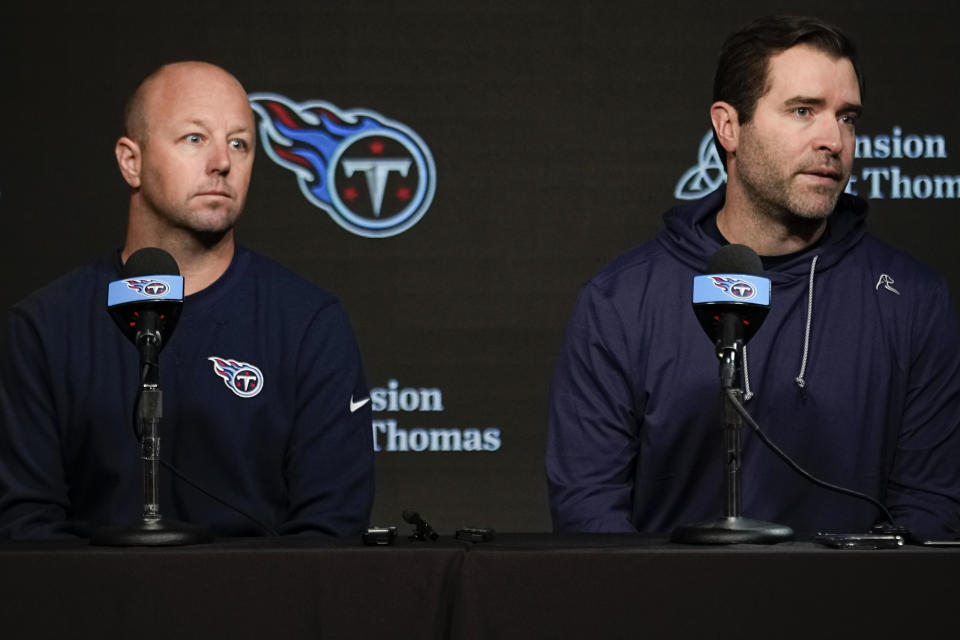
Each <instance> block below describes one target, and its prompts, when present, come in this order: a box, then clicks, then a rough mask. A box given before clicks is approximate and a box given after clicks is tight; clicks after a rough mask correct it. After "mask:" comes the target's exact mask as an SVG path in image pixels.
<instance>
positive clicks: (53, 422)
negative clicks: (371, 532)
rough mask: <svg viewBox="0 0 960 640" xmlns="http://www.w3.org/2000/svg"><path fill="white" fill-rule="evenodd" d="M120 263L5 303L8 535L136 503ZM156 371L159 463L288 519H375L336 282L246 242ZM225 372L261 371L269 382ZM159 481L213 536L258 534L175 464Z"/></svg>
mask: <svg viewBox="0 0 960 640" xmlns="http://www.w3.org/2000/svg"><path fill="white" fill-rule="evenodd" d="M120 267H121V265H120V261H119V258H118V256H117V255H116V254H114V255H111V256H108V257H106V258H104V259H102V260H100V261H99V262H97V263H95V264H92V265H89V266H87V267H83V268H81V269H78V270H76V271H74V272H72V273H70V274H67V275H66V276H64V277H62V278H60V279H59V280H57V281H56V282H54V283H52V284H50V285H48V286H47V287H44V288H43V289H41V290H39V291H37V292H36V293H34V294H32V295H31V296H29V297H28V298H27V299H26V300H24V301H23V302H21V303H19V304H18V305H16V306H15V307H14V308H13V310H12V312H11V314H10V322H9V324H10V327H9V335H8V336H7V340H6V343H5V351H4V353H3V357H2V361H0V537H13V538H48V537H62V536H77V535H79V536H89V535H90V534H91V533H92V532H94V531H95V530H96V529H97V528H98V527H101V526H104V525H126V524H130V523H133V522H136V521H138V520H139V519H140V517H141V516H142V513H143V497H142V496H143V489H142V481H141V474H142V465H141V462H140V446H139V444H138V442H137V440H136V438H135V436H134V430H133V402H134V394H135V392H136V389H137V388H138V384H139V376H138V372H137V368H138V362H139V358H138V355H137V350H136V348H135V347H134V346H133V344H132V343H131V342H130V341H129V340H127V338H126V337H124V336H123V334H121V332H120V331H119V329H118V328H117V327H116V325H115V324H114V322H113V320H112V319H111V318H110V316H109V314H108V312H107V305H106V303H107V285H108V283H109V282H110V281H113V280H118V279H120ZM239 365H242V366H243V367H244V369H237V368H236V366H239ZM250 367H254V369H251V368H250ZM218 370H219V371H218ZM159 371H160V388H161V389H162V391H163V418H162V420H161V421H160V428H159V432H160V441H161V444H160V457H161V459H163V460H166V461H169V462H170V463H171V464H172V465H174V466H175V467H176V468H178V469H179V470H180V471H181V472H182V473H183V474H185V475H186V476H187V477H189V478H191V479H193V480H194V481H196V482H197V483H198V484H199V485H200V486H202V487H203V488H204V489H206V490H207V491H209V492H211V493H213V494H214V495H216V496H218V497H219V498H222V499H224V500H226V501H227V502H229V503H230V504H232V505H233V506H235V507H237V508H239V509H241V510H243V511H244V512H246V513H247V514H250V515H251V516H253V517H254V518H255V519H257V520H258V521H259V522H260V523H261V524H262V525H265V526H266V527H269V528H270V529H274V530H277V531H279V532H280V533H303V532H318V533H327V534H334V535H354V534H358V533H359V531H360V530H361V529H362V528H363V527H365V526H366V525H367V520H368V518H369V514H370V508H371V504H372V501H373V443H372V433H371V428H370V420H371V418H370V415H371V414H370V404H369V402H364V400H365V399H367V398H368V395H367V388H366V382H365V381H364V376H363V370H362V367H361V362H360V354H359V350H358V348H357V344H356V341H355V340H354V336H353V332H352V330H351V328H350V325H349V322H348V320H347V317H346V314H345V313H344V311H343V308H342V307H341V306H340V304H339V303H338V302H337V300H336V298H334V297H333V296H332V295H330V294H329V293H327V292H325V291H322V290H321V289H319V288H317V287H316V286H314V285H312V284H311V283H309V282H307V281H306V280H303V279H302V278H300V277H298V276H296V275H295V274H293V273H292V272H290V271H289V270H287V269H285V268H283V267H281V266H280V265H278V264H277V263H275V262H273V261H271V260H268V259H267V258H264V257H262V256H259V255H257V254H255V253H253V252H250V251H247V250H244V249H238V251H237V254H236V256H235V257H234V260H233V262H232V263H231V265H230V267H229V268H228V269H227V271H226V273H224V274H223V275H222V276H221V277H220V278H219V279H218V280H217V281H216V282H215V283H213V284H212V285H210V286H209V287H207V288H206V289H204V290H203V291H200V292H199V293H196V294H194V295H191V296H188V297H187V298H186V299H185V300H184V304H183V313H182V315H181V317H180V321H179V324H178V325H177V327H176V331H175V332H174V333H173V334H172V336H171V338H170V341H169V343H168V344H167V345H166V346H165V347H164V349H163V351H162V352H161V354H160V366H159ZM232 371H233V372H234V373H236V372H239V373H244V371H246V372H247V373H249V372H250V371H258V375H257V380H256V382H257V385H258V386H256V387H255V388H254V387H251V385H250V382H249V379H247V380H239V381H238V379H236V378H234V377H233V376H232V375H231V372H232ZM244 375H247V374H244ZM250 389H252V391H251V390H250ZM159 488H160V512H161V514H162V515H163V516H164V517H165V518H172V519H179V520H186V521H188V522H192V523H197V524H203V525H207V526H209V527H211V528H212V529H213V531H214V532H215V533H216V534H218V535H254V534H261V533H264V531H265V529H264V528H263V527H261V526H259V525H258V524H255V523H254V522H252V521H251V520H250V519H248V518H246V517H245V516H242V515H240V514H239V513H237V512H235V511H234V510H231V509H229V508H227V507H226V506H224V505H223V504H220V503H219V502H216V501H215V500H212V499H211V498H209V497H208V496H206V495H203V494H202V493H200V492H199V491H197V490H196V489H194V488H193V487H191V486H189V485H188V484H186V483H185V482H183V481H181V480H178V479H175V478H173V477H172V476H171V474H170V473H167V471H166V470H165V469H161V473H160V487H159Z"/></svg>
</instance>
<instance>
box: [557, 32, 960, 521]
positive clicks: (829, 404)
mask: <svg viewBox="0 0 960 640" xmlns="http://www.w3.org/2000/svg"><path fill="white" fill-rule="evenodd" d="M858 69H859V68H858V66H857V62H856V57H855V53H854V48H853V46H852V44H851V43H850V42H849V40H848V39H847V38H846V36H844V35H843V33H842V32H840V31H839V30H838V29H837V28H835V27H833V26H831V25H828V24H825V23H823V22H822V21H819V20H815V19H810V18H795V17H773V18H764V19H760V20H756V21H754V22H751V23H750V24H748V25H746V26H745V27H743V28H742V29H741V30H740V31H738V32H737V33H735V34H733V35H732V36H731V37H730V38H729V39H728V40H727V42H726V44H725V45H724V47H723V52H722V55H721V57H720V61H719V68H718V70H717V74H716V83H715V102H714V103H713V104H712V105H711V107H710V117H711V121H712V124H713V130H714V134H715V139H716V142H717V144H718V145H719V147H720V149H721V155H722V156H723V157H724V159H725V161H726V167H727V176H728V178H727V184H726V186H725V187H721V188H720V189H718V190H717V191H715V192H714V193H712V194H710V195H708V196H706V197H705V198H703V199H701V200H699V201H695V202H692V203H689V204H684V205H680V206H677V207H675V208H673V209H671V210H670V211H668V212H667V213H666V215H665V217H664V220H665V223H666V229H665V231H663V232H662V233H661V234H660V235H659V236H658V237H657V238H655V239H654V240H652V241H650V242H648V243H646V244H644V245H642V246H640V247H638V248H636V249H634V250H632V251H630V252H628V253H626V254H624V255H623V256H621V257H619V258H618V259H616V260H615V261H614V262H613V263H611V264H610V265H609V266H608V267H607V268H605V269H604V270H603V271H601V272H600V273H599V274H598V275H596V276H594V277H593V278H592V279H591V280H590V281H589V282H588V283H587V284H586V285H585V286H584V288H583V289H582V291H581V293H580V296H579V299H578V301H577V304H576V307H575V310H574V312H573V316H572V318H571V320H570V324H569V326H568V329H567V334H566V337H565V343H564V348H563V350H562V352H561V354H560V358H559V360H558V363H557V368H556V372H555V375H554V381H553V388H552V393H551V400H550V416H549V433H548V441H547V477H548V483H549V489H550V504H551V512H552V516H553V521H554V527H555V529H557V530H560V531H611V532H614V531H619V532H630V531H653V532H666V531H671V530H673V529H675V528H676V527H678V526H680V525H686V524H690V523H694V522H701V521H705V520H709V519H711V518H716V517H717V516H720V515H721V513H720V512H721V509H722V508H723V504H724V503H723V500H724V494H723V491H724V482H723V475H722V465H723V459H722V452H723V449H722V429H721V428H720V394H719V381H718V379H717V361H716V356H715V353H714V350H713V349H712V348H711V345H710V343H709V340H708V339H707V337H706V336H705V334H704V333H703V330H702V328H701V327H700V325H699V323H698V321H697V319H696V317H695V315H694V313H693V312H692V310H691V308H690V299H689V297H688V296H686V295H684V294H683V292H685V291H690V290H691V284H692V280H693V277H694V276H695V275H698V274H701V273H705V269H706V266H707V263H708V261H709V259H710V258H711V257H712V256H713V254H714V253H715V252H716V251H717V250H718V249H719V248H720V247H722V246H724V245H726V244H728V243H729V244H744V245H747V246H748V247H750V248H752V249H753V250H754V251H756V253H758V254H759V255H760V256H761V258H762V261H763V266H764V269H765V274H764V275H765V276H767V277H769V278H770V280H771V281H772V286H773V293H772V296H771V297H772V301H771V304H772V307H771V310H770V313H769V315H768V316H767V318H766V320H765V322H764V324H763V326H762V327H761V329H760V331H759V332H758V333H757V334H756V335H755V337H753V339H752V341H751V342H750V344H749V353H748V354H747V353H746V351H745V352H744V362H743V366H742V380H740V381H739V386H740V387H741V388H742V391H743V392H744V394H745V398H746V399H747V400H748V404H747V408H748V409H749V410H750V412H751V414H752V415H753V417H754V418H755V420H756V421H757V422H758V423H759V424H760V425H761V427H763V428H764V430H765V431H766V432H767V434H768V435H769V437H770V438H771V439H772V440H773V441H774V442H775V443H777V444H778V445H779V446H780V448H781V449H783V450H784V451H785V452H786V453H787V454H788V455H790V456H791V457H793V458H794V459H795V460H796V461H797V462H798V463H799V464H800V465H801V466H802V467H804V468H805V469H807V470H808V471H809V472H811V473H812V474H813V475H815V476H817V477H819V478H821V479H823V480H825V481H828V482H831V483H833V484H836V485H841V486H844V487H847V488H849V489H853V490H856V491H859V492H862V493H865V494H867V495H869V496H871V497H873V498H875V499H877V500H878V501H880V502H881V503H883V504H885V505H886V506H887V507H888V509H889V511H890V512H891V513H892V515H893V517H894V519H895V520H896V521H897V523H898V524H900V525H903V526H906V527H907V528H908V529H910V530H911V531H912V532H914V533H916V534H920V535H951V536H952V535H956V534H957V532H958V530H960V465H958V464H957V461H958V460H960V330H958V326H957V319H956V316H955V313H954V311H953V307H952V305H951V302H950V300H949V299H948V294H947V288H946V284H945V282H944V281H943V279H942V278H941V277H940V276H939V275H937V274H935V273H933V272H931V271H930V270H929V269H927V268H926V267H924V266H922V265H921V264H919V263H918V262H916V261H915V260H913V259H912V258H910V257H909V256H907V255H906V254H904V253H902V252H899V251H897V250H895V249H893V248H891V247H889V246H888V245H886V244H884V243H882V242H881V241H879V240H878V239H876V238H875V237H873V236H871V235H870V234H869V233H868V232H867V230H866V226H865V218H866V214H867V207H866V203H865V202H864V201H862V200H860V199H858V198H855V197H853V196H851V195H849V194H845V193H843V191H844V188H845V186H846V184H847V181H848V179H849V177H850V172H851V169H852V165H853V156H854V147H855V136H854V131H855V125H856V121H857V118H858V116H859V114H860V110H861V99H862V87H863V83H862V81H861V79H860V73H859V70H858ZM815 293H816V295H814V294H815ZM743 448H744V452H743V474H744V477H743V502H742V504H743V513H744V515H746V516H748V517H751V518H756V519H760V520H766V521H770V522H776V523H781V524H785V525H789V526H791V527H792V528H793V529H794V530H796V531H797V532H800V533H812V532H816V531H866V530H869V529H870V528H871V527H872V526H873V525H875V524H877V523H879V522H882V521H883V519H884V518H883V515H882V514H881V513H878V510H877V509H876V508H875V507H874V506H872V505H871V504H869V503H867V502H865V501H863V502H861V501H858V500H855V499H853V498H851V497H849V496H845V495H839V494H835V493H830V492H827V491H825V490H823V489H820V488H817V487H815V486H813V485H812V484H810V483H809V482H808V481H806V480H804V479H802V478H801V477H800V476H799V475H797V474H795V473H794V471H793V470H791V469H789V468H788V467H787V466H786V465H785V464H784V463H783V462H782V461H781V460H779V459H778V458H776V457H775V456H773V455H772V454H771V452H770V451H769V450H767V449H766V448H764V447H763V445H762V443H761V442H760V441H759V440H758V439H757V438H753V437H750V434H749V433H744V444H743Z"/></svg>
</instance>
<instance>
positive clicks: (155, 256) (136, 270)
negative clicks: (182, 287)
mask: <svg viewBox="0 0 960 640" xmlns="http://www.w3.org/2000/svg"><path fill="white" fill-rule="evenodd" d="M120 275H121V276H122V277H124V278H137V277H140V276H157V275H173V276H178V275H180V267H179V266H178V265H177V261H176V260H174V259H173V256H172V255H170V254H169V253H167V252H166V251H164V250H163V249H158V248H156V247H144V248H143V249H138V250H136V251H134V252H133V253H132V254H130V257H129V258H127V261H126V262H125V263H124V265H123V269H121V270H120Z"/></svg>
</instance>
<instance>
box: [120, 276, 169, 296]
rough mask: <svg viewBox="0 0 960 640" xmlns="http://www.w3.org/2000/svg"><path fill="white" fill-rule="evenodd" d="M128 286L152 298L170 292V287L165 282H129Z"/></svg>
mask: <svg viewBox="0 0 960 640" xmlns="http://www.w3.org/2000/svg"><path fill="white" fill-rule="evenodd" d="M127 286H128V287H130V288H131V289H133V290H134V291H136V292H137V293H142V294H143V295H145V296H149V297H151V298H153V297H156V296H162V295H163V294H165V293H166V292H167V291H169V290H170V285H168V284H167V283H166V282H164V281H163V280H127Z"/></svg>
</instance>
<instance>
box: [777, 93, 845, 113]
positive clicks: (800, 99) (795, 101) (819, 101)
mask: <svg viewBox="0 0 960 640" xmlns="http://www.w3.org/2000/svg"><path fill="white" fill-rule="evenodd" d="M826 104H827V101H826V100H824V99H823V98H809V97H807V96H794V97H792V98H789V99H788V100H787V101H786V102H784V105H785V106H787V107H803V106H811V107H823V106H826ZM862 110H863V108H862V107H861V106H860V105H859V104H858V103H856V102H847V103H845V104H844V105H843V106H842V107H840V109H839V112H840V113H852V114H854V115H857V116H859V115H860V113H861V111H862Z"/></svg>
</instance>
